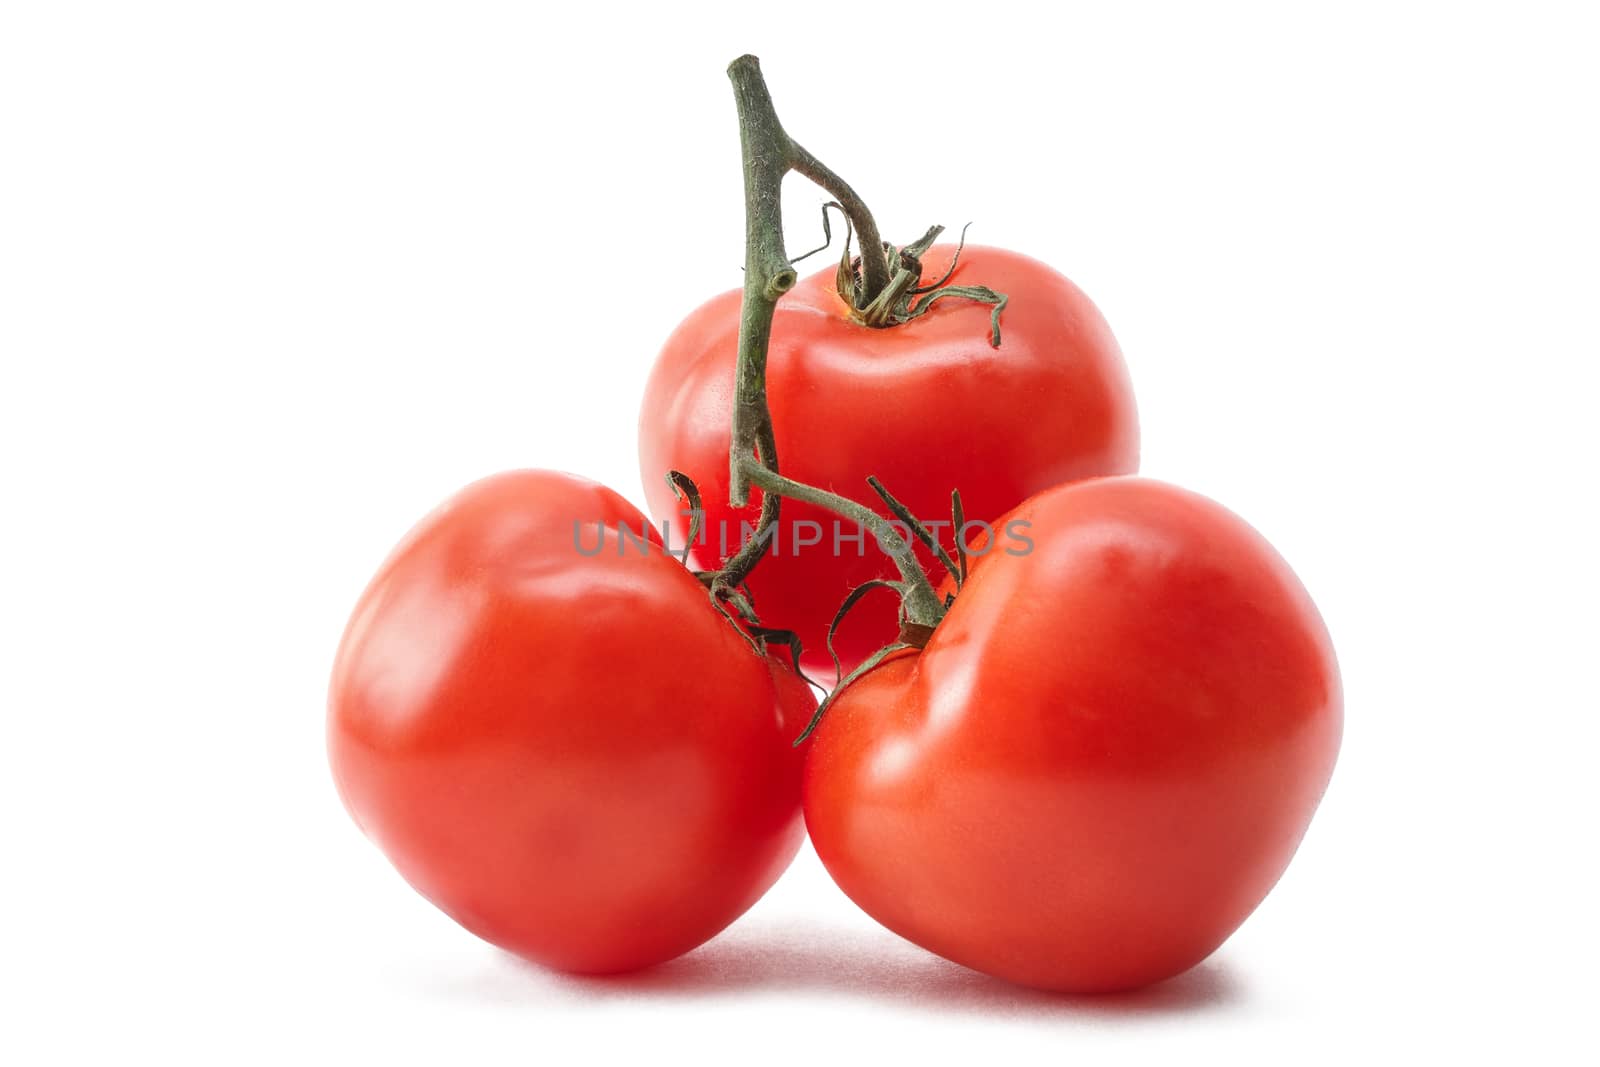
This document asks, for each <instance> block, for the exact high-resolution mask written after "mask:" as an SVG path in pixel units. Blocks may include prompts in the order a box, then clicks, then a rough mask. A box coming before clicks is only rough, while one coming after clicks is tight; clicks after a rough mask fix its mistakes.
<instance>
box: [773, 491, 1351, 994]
mask: <svg viewBox="0 0 1600 1067" xmlns="http://www.w3.org/2000/svg"><path fill="white" fill-rule="evenodd" d="M1012 518H1014V519H1022V520H1026V521H1028V522H1030V523H1031V528H1030V529H1029V536H1030V537H1031V538H1032V539H1033V541H1034V542H1035V547H1034V549H1033V551H1032V552H1031V553H1029V554H1027V555H1021V556H1007V555H1005V554H1004V553H1003V551H1001V550H999V549H996V550H991V552H990V554H989V555H987V556H986V557H984V558H983V559H982V560H981V561H980V562H979V563H978V565H977V566H976V568H975V569H974V571H973V573H972V576H971V578H970V580H969V581H968V583H967V585H966V588H965V589H964V590H963V591H962V593H961V594H960V597H959V598H958V599H957V601H956V603H955V605H954V606H953V607H952V608H951V610H950V612H949V614H948V615H947V616H946V618H945V619H944V621H943V622H942V623H941V624H940V625H939V627H938V629H937V630H936V631H935V633H934V635H933V638H932V640H931V641H930V642H929V644H928V645H927V647H926V648H925V649H923V650H922V652H921V653H920V654H915V653H906V654H901V655H900V656H898V657H897V658H895V659H891V660H890V661H888V662H886V663H885V664H884V665H883V666H881V667H879V668H876V669H874V670H873V671H871V672H869V673H868V674H866V675H865V676H863V677H862V678H861V679H860V680H859V681H857V682H856V683H855V684H853V685H852V686H851V687H850V688H848V689H847V690H845V691H844V692H843V693H841V694H840V695H839V697H838V699H837V700H836V702H835V703H834V704H833V706H832V707H831V708H830V709H829V710H828V712H827V714H826V715H825V716H824V717H823V721H822V724H821V726H820V727H819V728H818V730H817V733H816V734H815V735H814V737H813V739H812V742H811V744H812V750H811V754H810V756H809V758H808V761H807V767H806V776H805V788H804V805H805V813H806V822H807V826H808V828H809V830H810V833H811V838H812V841H813V843H814V844H815V846H816V849H817V853H818V855H819V856H820V857H821V858H822V861H823V863H824V865H825V866H826V867H827V868H828V870H829V872H830V873H831V874H832V875H833V877H834V879H835V880H836V881H837V882H838V884H839V885H840V887H841V888H843V889H844V891H845V892H846V893H847V894H848V895H849V896H850V897H851V898H852V899H854V900H855V901H856V903H857V904H859V905H860V906H861V907H862V908H863V909H865V910H866V911H867V912H868V913H869V914H871V915H872V916H873V917H875V918H876V919H878V921H879V922H881V923H883V924H884V925H885V926H887V927H889V928H890V929H891V930H894V931H896V932H897V933H899V934H901V935H902V936H904V937H906V938H908V939H910V940H911V941H914V942H916V943H917V944H920V945H922V946H923V947H925V948H927V949H929V950H931V951H933V952H936V953H938V954H940V955H942V956H945V957H947V958H949V959H951V960H954V961H956V962H958V963H962V964H965V965H967V966H969V967H973V968H975V969H977V970H980V971H984V972H987V973H989V974H992V975H996V976H998V977H1001V978H1005V979H1009V980H1011V981H1014V982H1018V983H1021V984H1024V985H1031V986H1037V987H1041V988H1045V989H1052V990H1062V991H1071V992H1102V991H1110V990H1118V989H1127V988H1133V987H1137V986H1141V985H1145V984H1148V983H1151V982H1155V981H1159V980H1161V979H1164V978H1168V977H1171V976H1172V975H1175V974H1178V973H1180V972H1182V971H1184V970H1186V969H1187V968H1189V967H1191V966H1193V965H1194V964H1196V963H1199V962H1200V961H1201V960H1202V959H1204V958H1205V957H1206V956H1208V955H1209V954H1210V953H1211V952H1212V951H1214V950H1215V949H1216V948H1217V947H1218V946H1219V945H1220V944H1221V943H1222V942H1223V940H1224V939H1226V938H1227V937H1228V935H1229V934H1231V933H1232V932H1233V930H1234V929H1235V928H1236V927H1238V925H1239V924H1240V923H1241V922H1243V921H1244V919H1245V918H1246V917H1247V916H1248V915H1249V914H1250V912H1251V911H1253V910H1254V909H1255V907H1256V905H1257V904H1259V903H1260V901H1261V899H1262V898H1263V897H1264V896H1265V895H1266V893H1267V892H1268V890H1270V889H1271V888H1272V886H1273V885H1274V884H1275V883H1276V881H1277V880H1278V878H1279V876H1280V875H1281V874H1282V872H1283V870H1284V868H1285V866H1286V865H1287V864H1288V862H1289V860H1290V858H1291V856H1292V855H1293V853H1294V851H1295V849H1296V847H1297V845H1298V844H1299V842H1300V839H1301V837H1302V835H1303V834H1304V832H1305V829H1306V826H1307V824H1308V822H1309V820H1310V819H1311V816H1312V813H1313V812H1314V810H1315V809H1316V806H1317V803H1318V801H1319V800H1320V798H1321V796H1322V794H1323V791H1324V789H1325V788H1326V786H1327V783H1328V779H1329V776H1330V775H1331V773H1332V770H1333V764H1334V760H1335V757H1336V755H1337V752H1338V747H1339V739H1340V733H1341V728H1342V716H1343V711H1342V706H1343V705H1342V693H1341V688H1340V682H1339V674H1338V668H1337V665H1336V663H1335V660H1334V653H1333V648H1332V645H1331V643H1330V641H1329V638H1328V634H1327V631H1326V629H1325V628H1324V626H1323V624H1322V621H1321V618H1320V616H1319V615H1318V614H1317V611H1316V608H1315V606H1314V605H1313V604H1312V602H1311V600H1310V598H1309V596H1308V595H1307V594H1306V592H1305V590H1304V588H1303V587H1302V586H1301V585H1300V583H1299V581H1298V580H1297V579H1296V578H1295V576H1294V574H1293V573H1292V572H1291V571H1290V570H1289V568H1288V565H1287V564H1285V563H1284V562H1283V560H1282V559H1281V558H1280V557H1279V556H1278V555H1277V554H1276V553H1275V552H1274V551H1273V550H1272V548H1271V547H1270V546H1269V545H1268V544H1267V543H1266V541H1265V540H1264V539H1262V538H1261V536H1260V535H1259V534H1257V533H1256V532H1255V531H1254V530H1252V529H1251V528H1250V527H1249V526H1247V525H1246V524H1245V523H1244V522H1243V521H1242V520H1241V519H1239V518H1238V517H1237V516H1235V515H1233V514H1232V513H1230V512H1228V511H1226V510H1225V509H1223V508H1222V507H1221V506H1220V505H1217V504H1215V503H1213V502H1212V501H1210V500H1207V499H1206V498H1204V497H1201V496H1199V495H1197V494H1194V493H1190V492H1187V491H1185V490H1181V489H1177V488H1175V487H1172V486H1169V485H1165V484H1162V483H1159V482H1154V481H1150V480H1146V479H1140V478H1109V479H1103V480H1097V481H1091V482H1086V483H1081V484H1078V485H1070V486H1062V487H1059V488H1056V489H1053V490H1050V491H1048V492H1045V493H1042V494H1040V495H1038V496H1036V497H1034V498H1032V499H1030V500H1029V501H1027V502H1026V503H1025V504H1023V505H1022V506H1021V507H1019V508H1018V509H1017V510H1016V511H1015V512H1014V513H1013V514H1012V515H1011V516H1010V517H1008V521H1009V520H1010V519H1012Z"/></svg>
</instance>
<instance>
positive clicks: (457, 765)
mask: <svg viewBox="0 0 1600 1067" xmlns="http://www.w3.org/2000/svg"><path fill="white" fill-rule="evenodd" d="M597 522H598V523H604V524H605V526H606V528H607V530H608V531H609V532H608V533H607V535H606V537H605V538H604V540H601V538H600V537H599V534H598V531H597V529H596V527H595V526H594V524H595V523H597ZM574 523H582V524H583V525H582V527H581V530H579V531H577V533H576V534H575V531H574ZM619 523H620V524H623V525H625V526H627V527H628V528H629V529H631V530H633V531H635V533H637V532H638V531H639V530H640V529H641V527H643V526H644V524H645V523H646V520H645V519H644V517H643V516H642V515H640V514H639V512H638V511H637V510H635V509H634V508H633V507H632V506H631V505H629V504H628V503H627V501H625V500H623V499H622V498H621V497H620V496H618V495H617V494H616V493H614V492H612V491H611V490H609V489H606V488H604V487H603V486H600V485H596V484H594V483H592V482H588V481H584V480H582V479H579V478H575V477H572V476H570V475H565V474H556V473H551V472H548V471H516V472H512V473H507V474H501V475H497V476H495V477H492V478H488V479H485V480H483V481H480V482H477V483H475V484H474V485H471V486H469V487H467V488H466V489H464V490H463V491H462V492H460V493H459V494H457V495H456V496H455V497H454V498H453V499H451V500H450V501H449V502H447V503H446V504H445V505H444V506H443V507H441V508H440V509H438V510H437V511H435V512H434V513H433V514H432V515H430V516H428V517H427V518H425V519H424V520H423V521H422V522H421V523H420V524H419V525H418V526H417V527H416V528H415V529H414V530H412V531H411V533H410V534H409V535H408V536H407V537H406V539H405V540H404V541H403V542H401V544H400V546H399V547H398V548H397V549H396V550H395V551H394V553H393V554H392V555H391V556H390V557H389V559H388V561H387V562H386V563H384V565H383V567H382V569H381V570H379V572H378V574H377V577H375V578H374V579H373V580H372V584H371V585H370V586H369V587H368V588H367V591H366V593H365V594H364V595H363V596H362V598H361V601H360V603H359V604H358V605H357V607H356V610H355V614H354V616H353V617H352V618H351V620H350V624H349V628H348V629H347V630H346V631H345V635H344V641H343V643H342V644H341V646H340V648H339V654H338V659H337V662H336V663H335V666H334V671H333V685H332V692H331V696H330V700H329V708H330V714H329V728H328V747H329V755H330V759H331V761H332V765H333V773H334V778H335V780H336V781H337V783H338V787H339V792H340V794H341V795H342V796H343V798H344V801H345V804H346V806H347V807H348V808H349V809H350V813H351V815H353V816H354V817H355V820H356V822H357V824H359V825H360V827H361V828H362V829H363V830H364V831H365V832H366V834H367V836H368V837H370V838H371V839H372V840H373V841H374V842H375V843H376V844H377V845H378V847H379V848H381V849H382V850H383V851H384V852H385V853H386V854H387V855H388V857H389V859H390V860H391V861H392V862H393V863H394V865H395V867H396V868H398V869H399V871H400V873H401V874H402V875H403V876H404V877H405V878H406V880H407V881H409V882H410V883H411V884H412V885H413V886H414V887H415V888H416V889H417V890H418V891H419V892H420V893H422V895H423V896H425V897H427V898H428V899H429V900H431V901H433V902H434V903H435V904H437V905H438V906H439V907H440V908H442V909H443V910H444V911H445V912H446V913H448V914H449V915H450V916H451V917H452V918H454V919H455V920H456V921H457V922H459V923H461V925H463V926H465V927H466V928H467V929H468V930H471V931H472V932H473V933H475V934H477V935H478V936H479V937H482V938H484V939H485V940H487V941H491V942H493V943H494V944H496V945H499V946H501V947H503V948H506V949H509V950H511V951H512V952H515V953H518V954H519V955H522V956H524V957H526V958H528V959H530V960H534V961H536V962H538V963H542V964H546V965H548V966H551V967H555V968H559V969H562V970H568V971H582V972H611V971H623V970H631V969H633V968H637V967H643V966H647V965H649V964H652V963H658V962H660V961H662V960H666V959H670V958H671V957H673V956H676V955H678V954H680V953H682V952H686V951H688V950H689V949H691V948H694V947H695V946H696V945H698V944H700V943H701V942H702V941H705V940H706V939H707V938H709V937H711V936H712V935H713V934H715V933H717V931H719V930H721V929H722V928H723V927H724V926H726V925H727V924H728V923H730V922H732V921H733V920H734V919H735V918H737V917H738V916H739V915H740V914H741V913H742V912H743V911H744V910H745V909H746V908H748V907H749V906H750V905H751V904H753V903H754V902H755V901H756V899H757V898H759V897H760V896H761V894H762V893H763V892H765V891H766V889H767V887H768V886H770V885H771V884H772V883H773V881H774V880H776V879H777V877H778V875H779V874H781V873H782V871H783V870H784V868H785V867H787V866H788V864H789V861H790V860H791V859H793V857H794V854H795V851H796V850H797V849H798V848H799V845H800V840H801V837H802V836H803V833H804V831H803V828H802V826H801V824H800V819H799V778H800V767H801V757H800V756H799V755H798V754H797V753H796V752H795V750H794V749H793V747H792V741H793V739H794V737H795V735H796V734H797V733H798V731H799V730H800V728H801V727H802V726H803V725H804V723H805V721H806V719H807V717H808V716H809V715H810V713H811V711H812V710H813V709H814V708H815V701H814V699H813V697H812V696H811V693H810V690H809V689H808V688H807V687H806V686H805V684H804V683H802V682H801V681H800V680H799V679H798V678H797V677H796V675H795V674H794V673H793V671H792V670H791V669H789V668H788V667H787V666H778V665H776V664H775V663H773V662H772V661H771V660H769V659H766V658H763V657H761V656H758V655H756V654H755V653H754V652H753V651H752V649H751V648H750V646H749V645H748V644H747V643H746V642H745V640H744V639H743V638H742V637H741V636H740V634H739V633H738V632H736V631H735V630H734V629H733V627H732V626H731V625H729V623H728V622H727V621H726V620H725V619H724V618H722V616H720V615H719V614H717V612H716V611H715V609H713V607H712V606H711V603H710V601H709V599H708V598H707V594H706V590H705V588H704V587H703V586H701V584H700V583H699V582H698V581H696V580H695V578H694V577H693V576H692V575H691V574H690V573H689V572H688V571H687V570H685V569H684V568H683V566H682V565H681V564H680V563H679V562H678V561H677V560H674V559H672V558H670V557H669V556H667V555H666V554H665V553H664V552H663V551H662V550H661V548H660V547H659V545H655V544H652V545H651V546H650V547H649V548H648V549H641V548H640V547H639V545H638V544H637V543H635V542H633V541H630V540H628V539H627V538H619V537H618V535H617V533H616V529H617V524H619ZM575 537H576V540H575ZM580 548H581V549H582V551H580ZM585 552H594V553H595V554H593V555H586V554H584V553H585Z"/></svg>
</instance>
